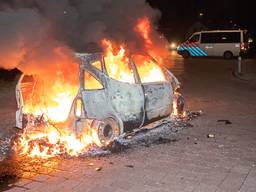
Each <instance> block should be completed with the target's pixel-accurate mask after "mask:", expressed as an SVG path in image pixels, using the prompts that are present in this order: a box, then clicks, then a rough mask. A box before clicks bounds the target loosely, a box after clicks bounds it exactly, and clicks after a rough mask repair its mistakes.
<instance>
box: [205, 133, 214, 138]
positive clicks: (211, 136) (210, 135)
mask: <svg viewBox="0 0 256 192" xmlns="http://www.w3.org/2000/svg"><path fill="white" fill-rule="evenodd" d="M207 138H215V135H214V134H208V135H207Z"/></svg>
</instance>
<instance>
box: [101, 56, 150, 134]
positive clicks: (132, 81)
mask: <svg viewBox="0 0 256 192" xmlns="http://www.w3.org/2000/svg"><path fill="white" fill-rule="evenodd" d="M105 66H106V72H107V75H108V76H107V78H106V82H107V83H106V94H107V97H108V103H111V106H112V108H113V110H114V111H115V114H116V115H117V116H118V117H119V118H120V119H121V120H122V122H123V124H124V128H125V130H131V129H134V128H138V127H140V126H141V125H142V124H143V122H144V119H145V109H144V103H145V100H144V93H143V89H142V86H141V85H140V84H139V83H138V82H137V78H136V72H135V71H134V68H133V66H132V63H131V62H128V63H124V62H121V63H118V64H117V63H111V61H109V60H107V61H106V62H105ZM113 68H114V69H115V70H113Z"/></svg>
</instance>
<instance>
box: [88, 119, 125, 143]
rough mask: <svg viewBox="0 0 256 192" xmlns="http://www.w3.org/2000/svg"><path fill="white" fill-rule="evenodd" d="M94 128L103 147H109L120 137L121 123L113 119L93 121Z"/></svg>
mask: <svg viewBox="0 0 256 192" xmlns="http://www.w3.org/2000/svg"><path fill="white" fill-rule="evenodd" d="M92 127H93V128H94V129H96V131H97V133H98V137H99V140H100V142H101V144H102V145H103V146H107V145H108V144H109V143H110V142H112V141H114V139H115V138H117V137H119V136H120V126H119V123H118V122H117V121H116V120H114V119H113V118H107V119H104V120H103V121H97V120H95V121H93V123H92Z"/></svg>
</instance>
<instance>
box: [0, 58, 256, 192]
mask: <svg viewBox="0 0 256 192" xmlns="http://www.w3.org/2000/svg"><path fill="white" fill-rule="evenodd" d="M170 58H171V59H170V60H171V62H170V63H171V64H170V65H169V66H168V68H169V69H170V70H171V71H172V72H173V73H174V74H175V75H176V76H177V77H178V78H179V80H180V81H181V82H182V90H183V94H184V97H185V99H186V109H188V110H202V111H203V115H202V116H201V117H199V118H198V119H196V120H193V121H192V122H191V123H192V124H193V127H191V128H189V129H183V130H181V131H179V132H178V139H177V140H176V142H171V143H167V144H162V145H151V146H147V147H145V146H140V147H137V148H133V149H131V150H128V151H126V152H123V153H120V154H113V155H109V156H106V157H99V158H85V159H68V160H60V161H59V160H58V163H57V164H58V166H57V167H54V168H53V169H52V170H50V171H49V169H48V170H47V171H46V172H42V174H41V175H38V176H35V177H33V179H31V178H26V177H23V179H21V180H19V181H18V182H17V183H16V184H15V185H14V186H11V189H10V190H8V191H49V192H50V191H83V192H85V191H88V192H94V191H95V192H96V191H101V192H108V191H111V192H144V191H145V192H146V191H147V192H158V191H159V192H170V191H181V192H183V191H185V192H197V191H202V192H211V191H213V192H215V191H217V192H226V191H228V192H229V191H230V192H236V191H237V192H238V191H240V192H255V191H256V182H255V181H256V147H255V146H256V107H255V106H256V100H255V98H256V81H255V79H256V78H255V75H256V61H255V60H246V61H243V73H244V74H243V76H241V79H244V80H241V79H238V78H236V77H235V76H234V75H232V71H235V69H236V60H228V61H227V60H222V59H215V58H211V59H188V60H185V61H184V60H183V58H181V57H179V56H177V55H176V54H175V53H172V54H171V56H170ZM1 89H2V88H1ZM5 91H6V93H5V94H4V93H3V91H2V90H1V96H0V97H1V101H0V102H1V105H2V106H4V107H3V108H2V106H1V119H0V122H3V120H5V119H6V118H7V119H9V121H11V120H10V118H13V117H12V116H10V115H7V114H8V113H9V114H12V112H11V111H10V109H9V107H8V105H10V107H13V104H12V103H11V102H9V104H8V103H6V102H5V101H3V96H6V98H8V94H11V93H12V92H11V91H10V90H9V89H8V88H5ZM9 99H11V97H10V98H9ZM8 101H9V100H8ZM10 101H13V100H12V99H11V100H10ZM5 114H6V115H5ZM4 115H5V116H4ZM218 120H228V121H230V122H231V124H225V122H223V121H222V122H218ZM5 121H7V120H5ZM9 124H10V123H9ZM9 124H8V122H5V124H2V123H1V129H5V128H6V125H9ZM208 134H212V135H213V138H208V137H207V135H208ZM51 163H53V164H54V163H55V162H54V161H53V162H51ZM91 163H93V164H91ZM95 168H101V169H97V170H98V171H96V170H95Z"/></svg>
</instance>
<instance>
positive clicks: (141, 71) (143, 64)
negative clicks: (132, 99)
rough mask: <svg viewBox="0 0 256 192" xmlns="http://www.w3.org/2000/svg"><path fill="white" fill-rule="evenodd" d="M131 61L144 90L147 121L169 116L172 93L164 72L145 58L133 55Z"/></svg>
mask: <svg viewBox="0 0 256 192" xmlns="http://www.w3.org/2000/svg"><path fill="white" fill-rule="evenodd" d="M133 60H134V63H135V65H136V69H137V72H138V75H139V79H140V82H141V85H142V87H143V90H144V95H145V111H146V117H147V120H148V121H150V120H152V119H154V118H160V117H164V116H167V115H169V114H170V112H171V106H172V94H173V93H172V89H171V87H172V86H171V84H170V82H169V81H167V77H166V74H165V72H164V71H163V70H162V69H161V68H160V67H159V66H158V65H157V64H156V63H155V62H154V61H153V60H150V59H149V58H146V57H145V56H142V55H135V56H133Z"/></svg>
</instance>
